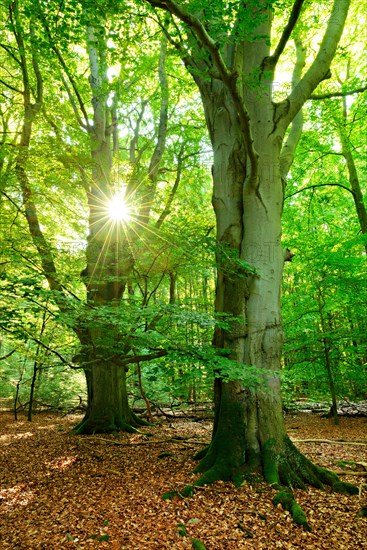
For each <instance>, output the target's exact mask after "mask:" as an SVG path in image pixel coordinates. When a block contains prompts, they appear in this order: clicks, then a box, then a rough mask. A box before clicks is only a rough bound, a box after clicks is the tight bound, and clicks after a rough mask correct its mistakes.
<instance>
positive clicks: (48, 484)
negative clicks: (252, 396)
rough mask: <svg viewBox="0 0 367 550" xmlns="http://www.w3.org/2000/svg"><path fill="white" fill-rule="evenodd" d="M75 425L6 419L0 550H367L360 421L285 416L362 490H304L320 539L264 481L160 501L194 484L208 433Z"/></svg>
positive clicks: (186, 427)
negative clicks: (278, 502)
mask: <svg viewBox="0 0 367 550" xmlns="http://www.w3.org/2000/svg"><path fill="white" fill-rule="evenodd" d="M78 420H79V417H77V416H68V417H61V416H58V415H51V414H47V415H45V414H40V415H37V416H35V417H34V421H33V422H32V423H29V422H27V421H26V420H19V421H18V422H15V421H14V419H13V418H12V416H11V414H8V413H3V414H2V415H1V416H0V516H1V522H0V548H1V549H4V550H5V549H6V550H7V549H12V550H28V549H45V550H63V549H96V548H98V549H101V550H103V549H107V548H108V549H110V550H125V549H126V550H135V549H137V550H145V549H147V550H149V549H157V550H159V549H165V548H170V549H173V550H180V549H185V548H195V547H197V548H199V547H200V542H201V543H202V544H203V545H205V546H203V547H205V548H207V549H208V550H232V549H233V550H237V549H240V550H241V549H249V550H250V549H254V550H261V549H263V548H271V549H276V548H282V549H283V548H284V549H302V550H303V549H323V550H329V549H330V550H331V549H333V550H335V548H338V550H343V549H345V550H353V549H354V548H355V549H357V548H362V549H363V548H365V549H367V519H366V518H363V517H359V516H358V512H359V510H360V509H361V506H363V501H364V503H365V500H366V486H365V484H366V483H367V471H365V470H363V464H365V463H366V462H367V458H366V453H367V445H366V446H364V445H357V444H352V443H351V444H349V445H344V444H343V441H348V442H349V443H350V442H352V441H356V442H357V441H359V442H360V443H361V442H362V443H363V441H365V442H366V443H367V439H366V420H365V419H363V418H342V419H341V424H340V426H333V425H332V424H331V421H330V420H329V419H323V418H320V417H319V416H318V415H313V414H297V415H293V416H288V417H287V427H288V433H289V434H290V436H291V437H292V439H293V440H294V441H296V444H297V445H298V446H299V448H300V449H301V451H302V452H304V453H305V454H306V455H307V456H308V457H309V458H311V459H312V460H313V461H314V462H315V463H317V464H318V465H321V466H325V467H327V468H330V469H332V470H334V471H340V470H343V471H346V472H350V474H348V475H346V474H343V480H345V481H349V482H351V483H355V484H357V485H358V486H359V487H360V496H359V497H358V496H348V495H340V494H334V493H332V492H330V490H326V491H320V490H317V489H313V488H310V489H309V490H308V491H307V492H304V491H295V495H296V498H297V500H298V502H299V504H300V505H301V506H302V507H303V509H304V511H305V512H306V514H307V517H308V520H309V523H310V525H311V527H312V529H313V531H312V532H311V533H308V532H306V531H304V530H303V529H302V528H300V527H298V526H297V525H296V524H295V523H294V522H293V521H292V519H291V517H290V514H289V512H285V511H283V510H282V508H281V507H280V506H279V507H277V508H276V507H274V506H273V505H272V503H271V501H272V498H273V496H274V494H275V491H274V490H273V489H272V488H270V487H269V486H268V485H267V484H265V483H264V482H262V481H261V480H259V479H258V478H257V477H256V476H254V477H253V479H251V480H250V481H247V482H245V483H244V484H243V485H242V486H241V487H238V488H236V487H235V486H234V485H233V484H231V483H223V482H217V483H215V484H214V485H212V486H208V487H203V488H198V489H197V490H196V491H195V494H194V496H192V497H190V498H187V499H182V498H174V499H173V500H163V499H162V495H163V494H164V493H166V492H167V491H180V490H181V489H183V487H184V486H185V485H187V484H188V483H193V482H194V480H195V478H196V476H194V475H193V474H192V471H193V469H194V467H195V465H196V462H195V461H194V460H193V455H194V454H195V452H196V451H197V450H199V449H200V448H201V446H202V445H204V444H205V443H206V442H208V441H209V440H210V434H211V425H210V423H206V422H200V423H198V422H191V421H188V420H182V419H180V420H176V421H174V423H170V424H168V423H165V422H163V423H162V424H161V425H158V426H155V427H153V428H152V427H149V428H144V430H143V431H142V432H141V433H139V434H133V435H131V434H126V433H119V434H117V435H104V436H103V437H99V436H98V437H97V436H73V435H71V434H70V429H71V428H72V426H73V425H75V424H76V423H77V422H78ZM297 439H300V440H308V441H306V442H303V441H300V442H297ZM315 439H318V440H320V439H321V440H325V441H328V443H323V442H322V441H316V442H314V441H310V440H315ZM330 441H331V443H330ZM116 443H118V445H116ZM356 463H360V465H359V466H358V464H356ZM356 468H357V470H356ZM356 471H359V475H358V477H357V476H356ZM364 471H365V475H364ZM195 545H197V546H195Z"/></svg>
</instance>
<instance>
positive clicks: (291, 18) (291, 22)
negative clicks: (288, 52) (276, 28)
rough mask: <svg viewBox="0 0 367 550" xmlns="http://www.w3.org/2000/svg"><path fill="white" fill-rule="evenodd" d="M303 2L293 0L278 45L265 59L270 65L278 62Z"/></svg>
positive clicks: (303, 0)
mask: <svg viewBox="0 0 367 550" xmlns="http://www.w3.org/2000/svg"><path fill="white" fill-rule="evenodd" d="M304 2H305V0H295V2H294V4H293V8H292V11H291V14H290V16H289V19H288V23H287V24H286V26H285V27H284V30H283V33H282V36H281V37H280V40H279V42H278V45H277V47H276V48H275V51H274V53H273V55H271V56H270V57H269V58H268V59H267V63H268V64H270V66H272V67H274V68H275V66H276V64H277V63H278V60H279V57H280V56H281V55H282V53H283V51H284V48H285V47H286V45H287V42H288V40H289V37H290V36H291V34H292V31H293V29H294V27H295V26H296V24H297V21H298V19H299V16H300V13H301V10H302V6H303V4H304Z"/></svg>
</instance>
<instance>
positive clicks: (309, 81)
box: [277, 0, 350, 134]
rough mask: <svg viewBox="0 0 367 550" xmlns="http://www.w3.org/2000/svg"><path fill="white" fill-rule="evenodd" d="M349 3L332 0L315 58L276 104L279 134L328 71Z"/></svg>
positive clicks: (348, 0)
mask: <svg viewBox="0 0 367 550" xmlns="http://www.w3.org/2000/svg"><path fill="white" fill-rule="evenodd" d="M349 5H350V0H334V4H333V8H332V11H331V15H330V17H329V21H328V24H327V27H326V31H325V34H324V37H323V39H322V42H321V44H320V47H319V51H318V52H317V55H316V58H315V60H314V61H313V63H312V64H311V66H310V68H309V69H308V70H307V72H306V74H305V75H304V76H303V78H302V79H301V81H300V82H299V83H298V85H297V86H296V87H295V88H294V90H292V92H291V94H290V95H289V96H288V98H287V99H286V100H285V101H284V102H282V103H280V104H278V106H277V109H279V110H281V111H282V110H283V114H282V116H281V117H280V118H279V121H278V129H279V131H280V133H281V134H282V133H283V132H285V131H286V129H287V127H288V126H289V124H290V123H291V122H292V120H293V119H294V117H295V116H296V114H297V113H298V111H299V110H300V109H301V108H302V105H303V104H304V103H305V101H307V100H308V99H309V98H310V97H311V94H312V92H313V91H314V90H315V89H316V87H317V86H318V85H319V84H320V82H321V81H322V80H324V79H325V76H326V75H327V73H328V72H329V70H330V64H331V62H332V60H333V58H334V55H335V52H336V48H337V46H338V43H339V41H340V38H341V35H342V33H343V29H344V24H345V20H346V17H347V14H348V9H349Z"/></svg>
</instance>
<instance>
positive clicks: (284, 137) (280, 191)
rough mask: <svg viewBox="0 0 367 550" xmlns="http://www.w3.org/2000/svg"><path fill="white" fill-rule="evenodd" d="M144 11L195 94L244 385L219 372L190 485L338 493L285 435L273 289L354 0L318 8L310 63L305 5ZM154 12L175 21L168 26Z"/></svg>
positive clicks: (169, 2)
mask: <svg viewBox="0 0 367 550" xmlns="http://www.w3.org/2000/svg"><path fill="white" fill-rule="evenodd" d="M147 2H149V4H151V6H153V8H154V9H157V8H159V9H157V10H156V18H158V19H159V20H160V21H161V25H162V28H163V32H164V33H165V34H166V35H167V36H168V38H169V40H170V41H171V44H172V45H173V46H174V47H175V48H176V50H177V51H178V52H179V54H180V55H181V57H182V59H183V62H184V63H185V66H186V67H187V69H188V70H189V71H190V73H191V74H192V76H193V78H194V80H195V82H196V84H197V85H198V88H199V90H200V93H201V98H202V102H203V106H204V111H205V117H206V122H207V127H208V131H209V135H210V139H211V143H212V147H213V154H214V161H213V207H214V211H215V215H216V224H217V240H218V248H219V252H218V255H217V262H218V276H217V283H216V299H215V309H216V312H217V313H225V314H228V315H229V316H231V318H232V321H231V323H230V326H229V327H227V328H217V329H216V332H215V335H214V342H213V344H214V346H215V347H216V348H218V353H220V354H226V356H227V357H228V358H229V359H231V360H232V361H234V362H235V363H237V364H239V365H242V369H243V380H242V381H241V380H232V381H227V382H225V383H224V382H223V381H222V379H221V376H220V372H218V373H217V377H216V381H215V420H214V429H213V435H212V441H211V443H210V445H209V447H208V448H206V449H205V450H204V451H203V452H202V453H199V455H198V458H201V462H200V463H199V465H198V467H197V469H196V471H197V472H202V476H201V477H200V478H199V480H198V481H197V482H196V484H198V485H200V484H203V483H210V482H213V481H215V480H217V479H224V480H228V479H234V478H235V476H236V473H238V472H239V471H240V470H241V469H243V467H244V466H245V467H246V466H247V467H250V468H256V467H257V468H261V469H262V471H263V474H264V476H265V479H266V480H267V481H268V482H269V483H271V484H274V485H279V484H285V485H290V486H293V487H304V486H305V483H311V484H313V485H315V486H317V487H322V485H323V484H324V483H327V484H330V485H332V486H333V487H334V488H336V489H337V488H338V487H339V488H340V485H338V484H339V481H338V479H337V477H336V476H334V475H332V474H331V473H329V472H326V471H324V470H322V469H321V468H318V467H316V466H314V465H313V464H312V463H311V462H310V461H308V460H307V459H306V458H305V457H304V456H302V454H301V453H300V452H299V451H298V450H297V449H296V448H295V447H294V445H293V444H292V443H291V441H290V439H289V438H288V437H287V435H286V430H285V426H284V420H283V415H282V403H281V395H280V376H279V373H280V360H281V354H282V341H283V331H282V322H281V312H280V287H281V281H282V273H283V265H284V261H285V260H286V259H287V251H283V250H282V246H281V216H282V210H283V199H284V189H285V186H286V183H287V179H286V178H287V173H288V170H289V168H290V166H291V164H292V161H293V157H294V151H295V148H296V146H297V142H298V140H299V137H300V134H301V130H302V124H301V122H302V121H301V120H300V117H301V115H300V112H301V109H302V106H303V105H304V103H305V102H306V101H307V100H308V98H310V96H311V94H312V93H313V91H314V90H315V89H316V88H317V86H318V84H319V83H320V82H322V81H323V80H324V79H326V78H328V77H329V75H330V64H331V62H332V60H333V57H334V55H335V52H336V49H337V46H338V43H339V41H340V38H341V35H342V32H343V27H344V23H345V20H346V17H347V13H348V7H349V2H348V1H347V0H336V1H335V2H333V4H332V6H330V7H329V6H328V7H326V5H325V6H323V7H322V9H323V10H325V13H327V14H328V15H327V16H328V21H327V24H326V27H325V29H322V37H321V36H320V45H319V48H318V51H317V53H316V55H315V57H314V58H313V59H312V60H310V59H309V54H308V52H307V51H306V50H305V47H304V46H303V45H302V39H304V42H305V43H306V40H307V33H306V35H305V36H304V37H303V33H302V27H301V21H302V18H303V17H306V16H307V11H308V10H307V9H306V8H303V4H304V2H303V0H296V1H295V2H292V3H291V4H290V5H287V11H288V19H287V20H284V12H282V13H279V14H278V10H280V9H283V7H284V6H283V4H282V8H280V6H279V7H278V6H277V3H276V2H268V1H261V2H243V1H239V2H234V3H231V4H224V3H221V2H215V3H214V2H204V3H202V2H201V3H197V2H191V3H182V2H176V1H175V0H147ZM308 9H311V10H312V6H310V7H309V8H308ZM161 10H165V12H168V13H169V14H170V15H171V20H170V24H169V25H168V23H167V22H166V21H163V20H162V18H161V15H160V14H161V13H162V11H161ZM279 28H280V32H279ZM272 29H275V30H274V34H275V36H276V37H277V43H276V44H275V45H274V46H272V42H274V40H275V38H273V36H272ZM320 32H321V29H320ZM292 37H293V38H296V48H295V49H294V61H293V86H292V90H291V91H290V92H289V94H288V95H287V96H286V97H285V98H284V99H281V100H280V101H276V100H275V96H274V84H275V76H274V75H275V72H276V68H277V65H278V63H279V60H280V59H281V57H282V55H283V54H284V52H285V50H286V48H288V55H289V48H290V47H291V46H289V41H290V39H291V38H292ZM306 56H307V58H306ZM249 367H256V369H257V370H258V377H259V379H260V380H261V384H260V386H259V387H258V389H253V388H251V387H249V386H248V385H246V370H247V369H248V368H249Z"/></svg>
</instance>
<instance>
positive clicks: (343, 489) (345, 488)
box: [332, 481, 359, 495]
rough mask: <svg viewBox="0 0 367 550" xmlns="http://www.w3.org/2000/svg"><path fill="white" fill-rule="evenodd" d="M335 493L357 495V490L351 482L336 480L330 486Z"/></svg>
mask: <svg viewBox="0 0 367 550" xmlns="http://www.w3.org/2000/svg"><path fill="white" fill-rule="evenodd" d="M332 489H333V491H335V493H343V494H344V495H358V493H359V490H358V487H357V486H356V485H353V483H347V482H345V481H337V482H336V483H334V484H333V486H332Z"/></svg>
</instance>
